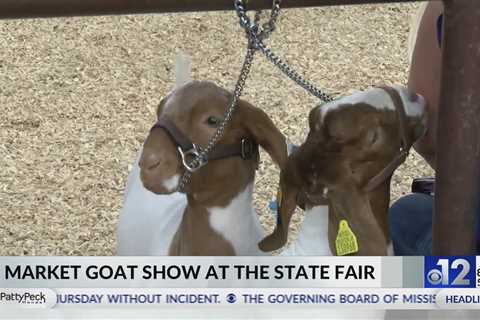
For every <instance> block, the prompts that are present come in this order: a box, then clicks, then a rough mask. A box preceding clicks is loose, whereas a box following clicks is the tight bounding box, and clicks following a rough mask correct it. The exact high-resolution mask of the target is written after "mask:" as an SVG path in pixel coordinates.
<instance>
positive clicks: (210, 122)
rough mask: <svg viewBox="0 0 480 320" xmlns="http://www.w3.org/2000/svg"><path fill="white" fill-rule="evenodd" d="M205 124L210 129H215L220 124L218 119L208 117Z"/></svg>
mask: <svg viewBox="0 0 480 320" xmlns="http://www.w3.org/2000/svg"><path fill="white" fill-rule="evenodd" d="M207 124H208V125H209V126H211V127H217V126H218V125H219V124H220V119H219V118H217V117H213V116H212V117H208V119H207Z"/></svg>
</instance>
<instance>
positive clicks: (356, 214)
mask: <svg viewBox="0 0 480 320" xmlns="http://www.w3.org/2000/svg"><path fill="white" fill-rule="evenodd" d="M320 108H321V106H319V107H317V108H315V109H313V110H312V111H311V112H310V116H309V120H310V132H309V135H308V137H307V139H306V141H305V142H304V143H303V144H302V145H301V146H300V148H299V149H298V150H297V151H296V152H295V153H293V154H292V155H291V156H290V157H289V159H288V161H287V165H286V168H285V170H283V171H282V173H281V179H280V187H281V189H282V194H283V197H282V202H281V204H280V212H279V214H280V216H281V221H280V224H279V225H277V227H276V229H275V230H274V232H273V233H272V234H271V235H269V236H268V237H266V238H265V239H264V240H263V241H262V242H261V243H260V248H261V249H262V250H264V251H272V250H275V249H279V248H280V247H282V246H283V245H284V244H285V242H286V240H287V235H288V226H289V223H290V220H291V216H292V214H293V211H294V209H295V206H296V204H297V199H298V198H302V199H306V201H307V207H308V206H313V205H318V204H321V203H322V202H325V201H326V199H324V198H323V197H322V194H323V192H324V189H325V188H328V203H329V206H330V210H329V242H330V248H331V251H332V252H336V250H335V246H334V243H335V237H336V234H337V231H338V225H339V222H340V220H341V219H346V220H347V221H348V222H349V225H350V227H351V229H352V230H353V232H354V233H355V235H356V236H357V239H358V243H359V252H358V254H359V255H385V254H386V253H387V251H386V250H387V239H389V230H388V224H387V210H388V205H389V200H390V177H387V179H386V180H385V181H384V182H383V183H382V184H381V185H379V186H378V187H377V188H375V189H374V190H373V191H371V192H366V191H364V187H365V185H366V184H367V183H368V182H369V181H370V179H372V178H373V177H374V176H375V175H376V174H378V173H379V172H380V171H381V170H382V169H383V168H385V167H386V166H387V165H388V164H389V163H390V162H391V161H392V160H393V159H394V158H395V157H396V155H397V154H398V152H399V149H400V143H401V137H400V130H399V123H398V118H397V114H396V112H395V111H392V110H378V109H376V108H374V107H372V106H370V105H368V104H364V103H358V104H355V105H344V106H342V107H340V108H338V109H336V110H333V111H330V112H329V113H327V114H326V116H325V118H324V119H323V122H322V123H320V117H319V112H320ZM407 126H408V130H409V134H410V135H411V137H412V138H413V139H414V140H416V139H417V138H418V135H419V134H420V132H422V130H419V127H422V125H421V123H420V119H408V124H407ZM299 194H300V195H303V196H301V197H299ZM308 202H310V204H308Z"/></svg>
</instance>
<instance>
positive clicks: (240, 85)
mask: <svg viewBox="0 0 480 320" xmlns="http://www.w3.org/2000/svg"><path fill="white" fill-rule="evenodd" d="M280 4H281V0H273V4H272V10H271V14H270V19H269V20H268V22H266V23H264V24H263V25H262V26H260V14H261V11H257V12H256V13H255V17H254V21H253V22H252V21H251V20H250V18H249V17H248V15H247V10H246V7H245V4H244V0H234V5H235V10H236V12H237V15H238V17H239V19H240V25H241V26H242V27H243V28H244V29H245V32H246V36H247V39H248V49H247V54H246V56H245V59H244V62H243V65H242V69H241V71H240V76H239V78H238V80H237V83H236V85H235V89H234V92H233V96H232V99H231V101H230V103H229V106H228V108H227V110H226V111H225V114H224V118H223V121H222V123H221V124H220V126H219V127H218V128H217V130H216V132H215V134H214V135H213V136H212V137H211V138H210V140H209V142H208V144H207V147H206V148H205V149H202V150H200V154H199V156H198V157H196V158H194V159H193V160H192V161H191V162H190V163H189V167H190V168H199V167H200V166H201V164H202V163H206V162H208V154H209V153H210V152H211V151H212V150H213V149H214V148H215V146H216V145H217V143H218V142H219V141H220V139H221V138H222V137H223V135H224V133H225V129H226V127H227V126H228V124H229V123H230V121H231V120H232V117H233V113H234V112H235V109H236V107H237V103H238V100H239V99H240V96H241V95H242V92H243V89H244V86H245V82H246V81H247V78H248V75H249V73H250V69H251V66H252V62H253V58H254V56H255V52H256V51H260V52H262V53H263V54H264V55H265V57H266V58H267V59H268V60H269V61H270V62H272V63H273V64H274V65H275V66H276V67H277V68H278V69H280V70H281V71H282V72H283V73H284V74H285V75H286V76H287V77H289V78H290V79H291V80H293V81H294V82H295V83H297V84H298V85H300V86H301V87H302V88H304V89H305V90H307V91H308V92H310V93H311V94H312V95H314V96H316V97H317V98H319V99H321V100H323V101H325V102H329V101H333V98H332V97H331V96H329V95H328V94H326V93H324V92H323V91H321V90H320V89H318V88H317V87H315V86H314V85H313V84H312V83H310V82H309V81H308V80H306V79H305V78H304V77H303V76H302V75H300V74H299V73H298V72H296V71H295V70H293V69H292V68H291V67H290V66H289V65H288V64H286V63H285V62H283V61H282V60H281V59H280V58H279V57H278V56H277V55H276V54H274V53H273V52H272V51H271V50H270V49H268V48H267V46H266V45H265V43H264V42H263V41H264V40H266V39H267V38H268V37H269V36H270V35H271V33H272V32H273V31H274V30H275V26H276V22H277V19H278V16H279V14H280ZM191 175H192V171H189V170H185V173H184V174H183V176H182V179H181V181H180V183H179V186H178V188H177V190H178V191H184V190H185V186H186V185H187V184H188V182H189V181H190V178H191Z"/></svg>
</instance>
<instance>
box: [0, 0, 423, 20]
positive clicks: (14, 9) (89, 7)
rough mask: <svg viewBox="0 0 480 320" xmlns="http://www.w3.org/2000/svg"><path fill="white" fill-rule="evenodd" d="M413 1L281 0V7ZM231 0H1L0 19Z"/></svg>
mask: <svg viewBox="0 0 480 320" xmlns="http://www.w3.org/2000/svg"><path fill="white" fill-rule="evenodd" d="M412 1H415V0H283V1H282V8H293V7H314V6H332V5H345V4H366V3H388V2H412ZM233 3H234V2H233V0H2V1H0V19H15V18H35V17H61V16H88V15H112V14H133V13H162V12H186V11H213V10H232V9H233V8H234V5H233ZM271 7H272V0H249V1H248V8H249V9H259V8H262V9H267V8H271Z"/></svg>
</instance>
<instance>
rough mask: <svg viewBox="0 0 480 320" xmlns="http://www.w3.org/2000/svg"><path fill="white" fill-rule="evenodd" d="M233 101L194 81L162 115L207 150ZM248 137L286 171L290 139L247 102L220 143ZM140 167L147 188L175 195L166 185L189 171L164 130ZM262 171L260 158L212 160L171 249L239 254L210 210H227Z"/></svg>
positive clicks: (193, 190)
mask: <svg viewBox="0 0 480 320" xmlns="http://www.w3.org/2000/svg"><path fill="white" fill-rule="evenodd" d="M229 99H230V93H229V92H227V91H226V90H224V89H222V88H220V87H218V86H216V85H215V84H213V83H210V82H205V81H193V82H190V83H188V84H187V85H185V86H183V87H181V88H179V89H176V90H175V91H174V92H173V93H172V94H170V95H169V96H167V97H166V98H165V99H163V100H162V102H161V103H160V106H159V108H158V112H157V115H158V117H160V116H163V117H168V118H169V119H170V120H171V121H173V122H174V123H175V125H176V126H177V127H178V128H179V130H181V131H182V132H183V133H184V134H185V135H186V136H187V137H188V138H189V139H190V140H191V141H192V142H194V143H195V144H197V145H199V146H201V147H206V145H207V143H208V141H209V139H210V137H211V136H212V135H213V134H214V132H215V130H216V127H212V126H210V125H209V124H208V123H207V119H208V118H209V117H212V116H214V117H217V118H219V119H221V118H223V115H224V113H225V109H226V107H227V105H228V103H229ZM242 138H250V139H252V140H254V141H256V142H257V143H258V144H259V145H260V146H262V147H263V148H264V149H265V150H266V151H267V152H268V153H269V154H270V155H271V157H272V159H273V160H274V162H275V163H276V164H277V165H279V166H280V168H283V167H284V166H285V163H286V159H287V148H286V143H285V137H284V136H283V135H282V134H281V133H280V131H278V129H277V128H276V127H275V125H274V124H273V122H272V121H271V120H270V119H269V118H268V116H267V115H266V114H265V113H264V112H263V111H261V110H260V109H258V108H255V107H253V106H252V105H250V104H249V103H248V102H246V101H243V100H241V101H239V105H238V108H237V110H236V112H235V114H234V117H233V120H232V121H231V123H230V124H229V126H228V127H227V130H226V131H225V135H224V136H223V137H222V139H221V140H220V142H219V145H222V144H235V143H240V141H241V139H242ZM139 164H140V168H141V179H142V182H143V184H144V186H145V187H146V188H147V189H148V190H150V191H152V192H154V193H157V194H168V193H171V192H172V191H168V190H166V189H165V187H164V186H163V185H162V182H163V181H165V179H169V178H170V177H172V176H174V175H182V174H183V173H184V168H183V166H182V164H181V161H180V158H179V154H178V151H177V150H176V146H175V145H174V143H173V141H172V140H171V139H170V137H169V136H168V135H167V134H166V133H165V132H164V130H163V129H160V128H156V129H154V130H152V131H151V133H150V135H149V136H148V137H147V140H146V141H145V144H144V149H143V153H142V155H141V159H140V163H139ZM256 167H257V159H255V158H254V159H249V160H244V159H242V158H241V157H229V158H225V159H219V160H214V161H211V162H209V163H208V164H207V165H206V166H204V167H202V168H201V169H199V170H198V171H197V172H195V173H193V174H192V177H191V180H190V182H189V183H188V185H187V186H186V188H185V193H186V194H187V199H188V206H187V208H186V210H185V213H184V216H183V219H182V222H181V225H180V227H179V229H178V230H177V233H176V235H175V237H174V241H173V243H172V245H171V249H170V253H171V254H175V255H233V254H235V252H234V250H233V248H232V246H231V245H230V244H229V243H228V242H227V241H226V240H225V239H223V238H222V237H221V236H220V235H218V234H217V233H216V232H215V231H214V230H213V229H212V228H211V226H210V225H209V223H208V216H209V214H208V211H207V208H212V207H225V206H227V205H228V204H229V203H230V201H231V200H232V199H233V198H234V197H235V196H236V195H237V194H239V193H240V192H241V191H242V190H244V189H245V187H246V186H247V185H248V184H250V183H252V182H253V180H254V176H255V169H256Z"/></svg>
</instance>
